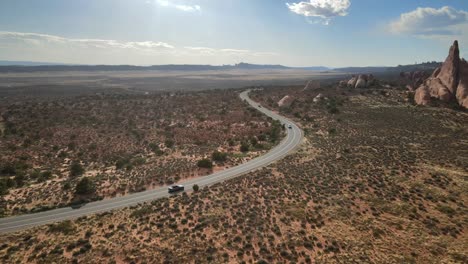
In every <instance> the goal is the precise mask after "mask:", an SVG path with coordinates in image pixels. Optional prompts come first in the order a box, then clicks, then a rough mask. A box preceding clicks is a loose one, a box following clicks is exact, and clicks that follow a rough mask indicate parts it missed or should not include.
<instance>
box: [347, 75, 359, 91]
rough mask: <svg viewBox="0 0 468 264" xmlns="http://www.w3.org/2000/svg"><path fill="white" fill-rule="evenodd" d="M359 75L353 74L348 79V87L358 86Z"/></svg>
mask: <svg viewBox="0 0 468 264" xmlns="http://www.w3.org/2000/svg"><path fill="white" fill-rule="evenodd" d="M357 80H358V79H357V77H356V76H353V77H352V78H351V79H350V80H349V81H348V88H354V87H356V82H357Z"/></svg>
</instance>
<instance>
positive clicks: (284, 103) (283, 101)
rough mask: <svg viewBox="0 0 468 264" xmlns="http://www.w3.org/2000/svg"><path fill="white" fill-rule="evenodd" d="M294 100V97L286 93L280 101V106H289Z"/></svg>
mask: <svg viewBox="0 0 468 264" xmlns="http://www.w3.org/2000/svg"><path fill="white" fill-rule="evenodd" d="M293 102H294V97H292V96H289V95H286V96H285V97H283V98H282V99H281V100H279V102H278V106H279V107H289V106H291V104H292V103H293Z"/></svg>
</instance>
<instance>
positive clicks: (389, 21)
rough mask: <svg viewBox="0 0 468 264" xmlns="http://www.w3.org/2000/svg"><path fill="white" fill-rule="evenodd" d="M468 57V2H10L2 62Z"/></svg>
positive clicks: (4, 15) (3, 17)
mask: <svg viewBox="0 0 468 264" xmlns="http://www.w3.org/2000/svg"><path fill="white" fill-rule="evenodd" d="M454 39H458V40H459V41H460V46H461V49H462V50H461V53H462V55H463V56H464V57H468V1H467V0H304V1H301V0H288V1H283V0H40V1H39V0H29V1H26V0H1V1H0V60H27V61H41V62H64V63H78V64H138V65H150V64H171V63H172V64H182V63H187V64H233V63H238V62H241V61H243V62H250V63H262V64H283V65H290V66H313V65H324V66H331V67H340V66H368V65H397V64H410V63H414V62H422V61H428V60H439V61H440V60H443V59H444V58H445V57H446V55H447V52H448V48H449V46H450V44H451V43H452V42H453V40H454Z"/></svg>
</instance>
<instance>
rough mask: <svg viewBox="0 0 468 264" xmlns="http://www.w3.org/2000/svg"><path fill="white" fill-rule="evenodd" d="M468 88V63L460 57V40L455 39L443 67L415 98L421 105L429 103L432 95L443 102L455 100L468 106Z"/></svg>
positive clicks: (433, 74)
mask: <svg viewBox="0 0 468 264" xmlns="http://www.w3.org/2000/svg"><path fill="white" fill-rule="evenodd" d="M467 89H468V63H467V62H466V61H465V60H464V59H460V50H459V49H458V41H455V42H454V43H453V45H452V46H451V47H450V51H449V55H448V57H447V59H446V60H445V62H444V63H443V64H442V67H440V68H437V69H436V70H435V71H434V72H433V73H432V75H431V77H430V78H428V79H427V80H426V81H425V82H424V83H423V84H422V85H421V86H420V87H419V88H418V89H417V90H416V93H415V97H414V100H415V102H416V104H419V105H428V104H429V102H430V100H431V97H433V98H436V99H439V100H441V101H443V102H451V101H454V100H455V101H457V102H458V104H460V105H461V106H463V107H465V108H468V99H467V97H468V90H467ZM428 96H429V98H428Z"/></svg>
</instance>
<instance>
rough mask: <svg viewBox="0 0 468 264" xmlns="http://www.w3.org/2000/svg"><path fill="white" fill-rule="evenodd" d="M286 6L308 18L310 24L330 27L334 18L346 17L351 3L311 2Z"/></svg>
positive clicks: (343, 0) (312, 0)
mask: <svg viewBox="0 0 468 264" xmlns="http://www.w3.org/2000/svg"><path fill="white" fill-rule="evenodd" d="M286 5H287V7H288V8H289V10H290V11H291V12H293V13H296V14H298V15H302V16H305V17H307V18H308V20H309V21H310V22H313V23H317V22H318V23H322V24H324V25H328V24H330V21H331V20H332V19H333V18H335V17H337V16H346V15H347V14H348V9H349V7H350V6H351V2H350V1H349V0H310V1H302V2H299V3H287V4H286Z"/></svg>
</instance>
